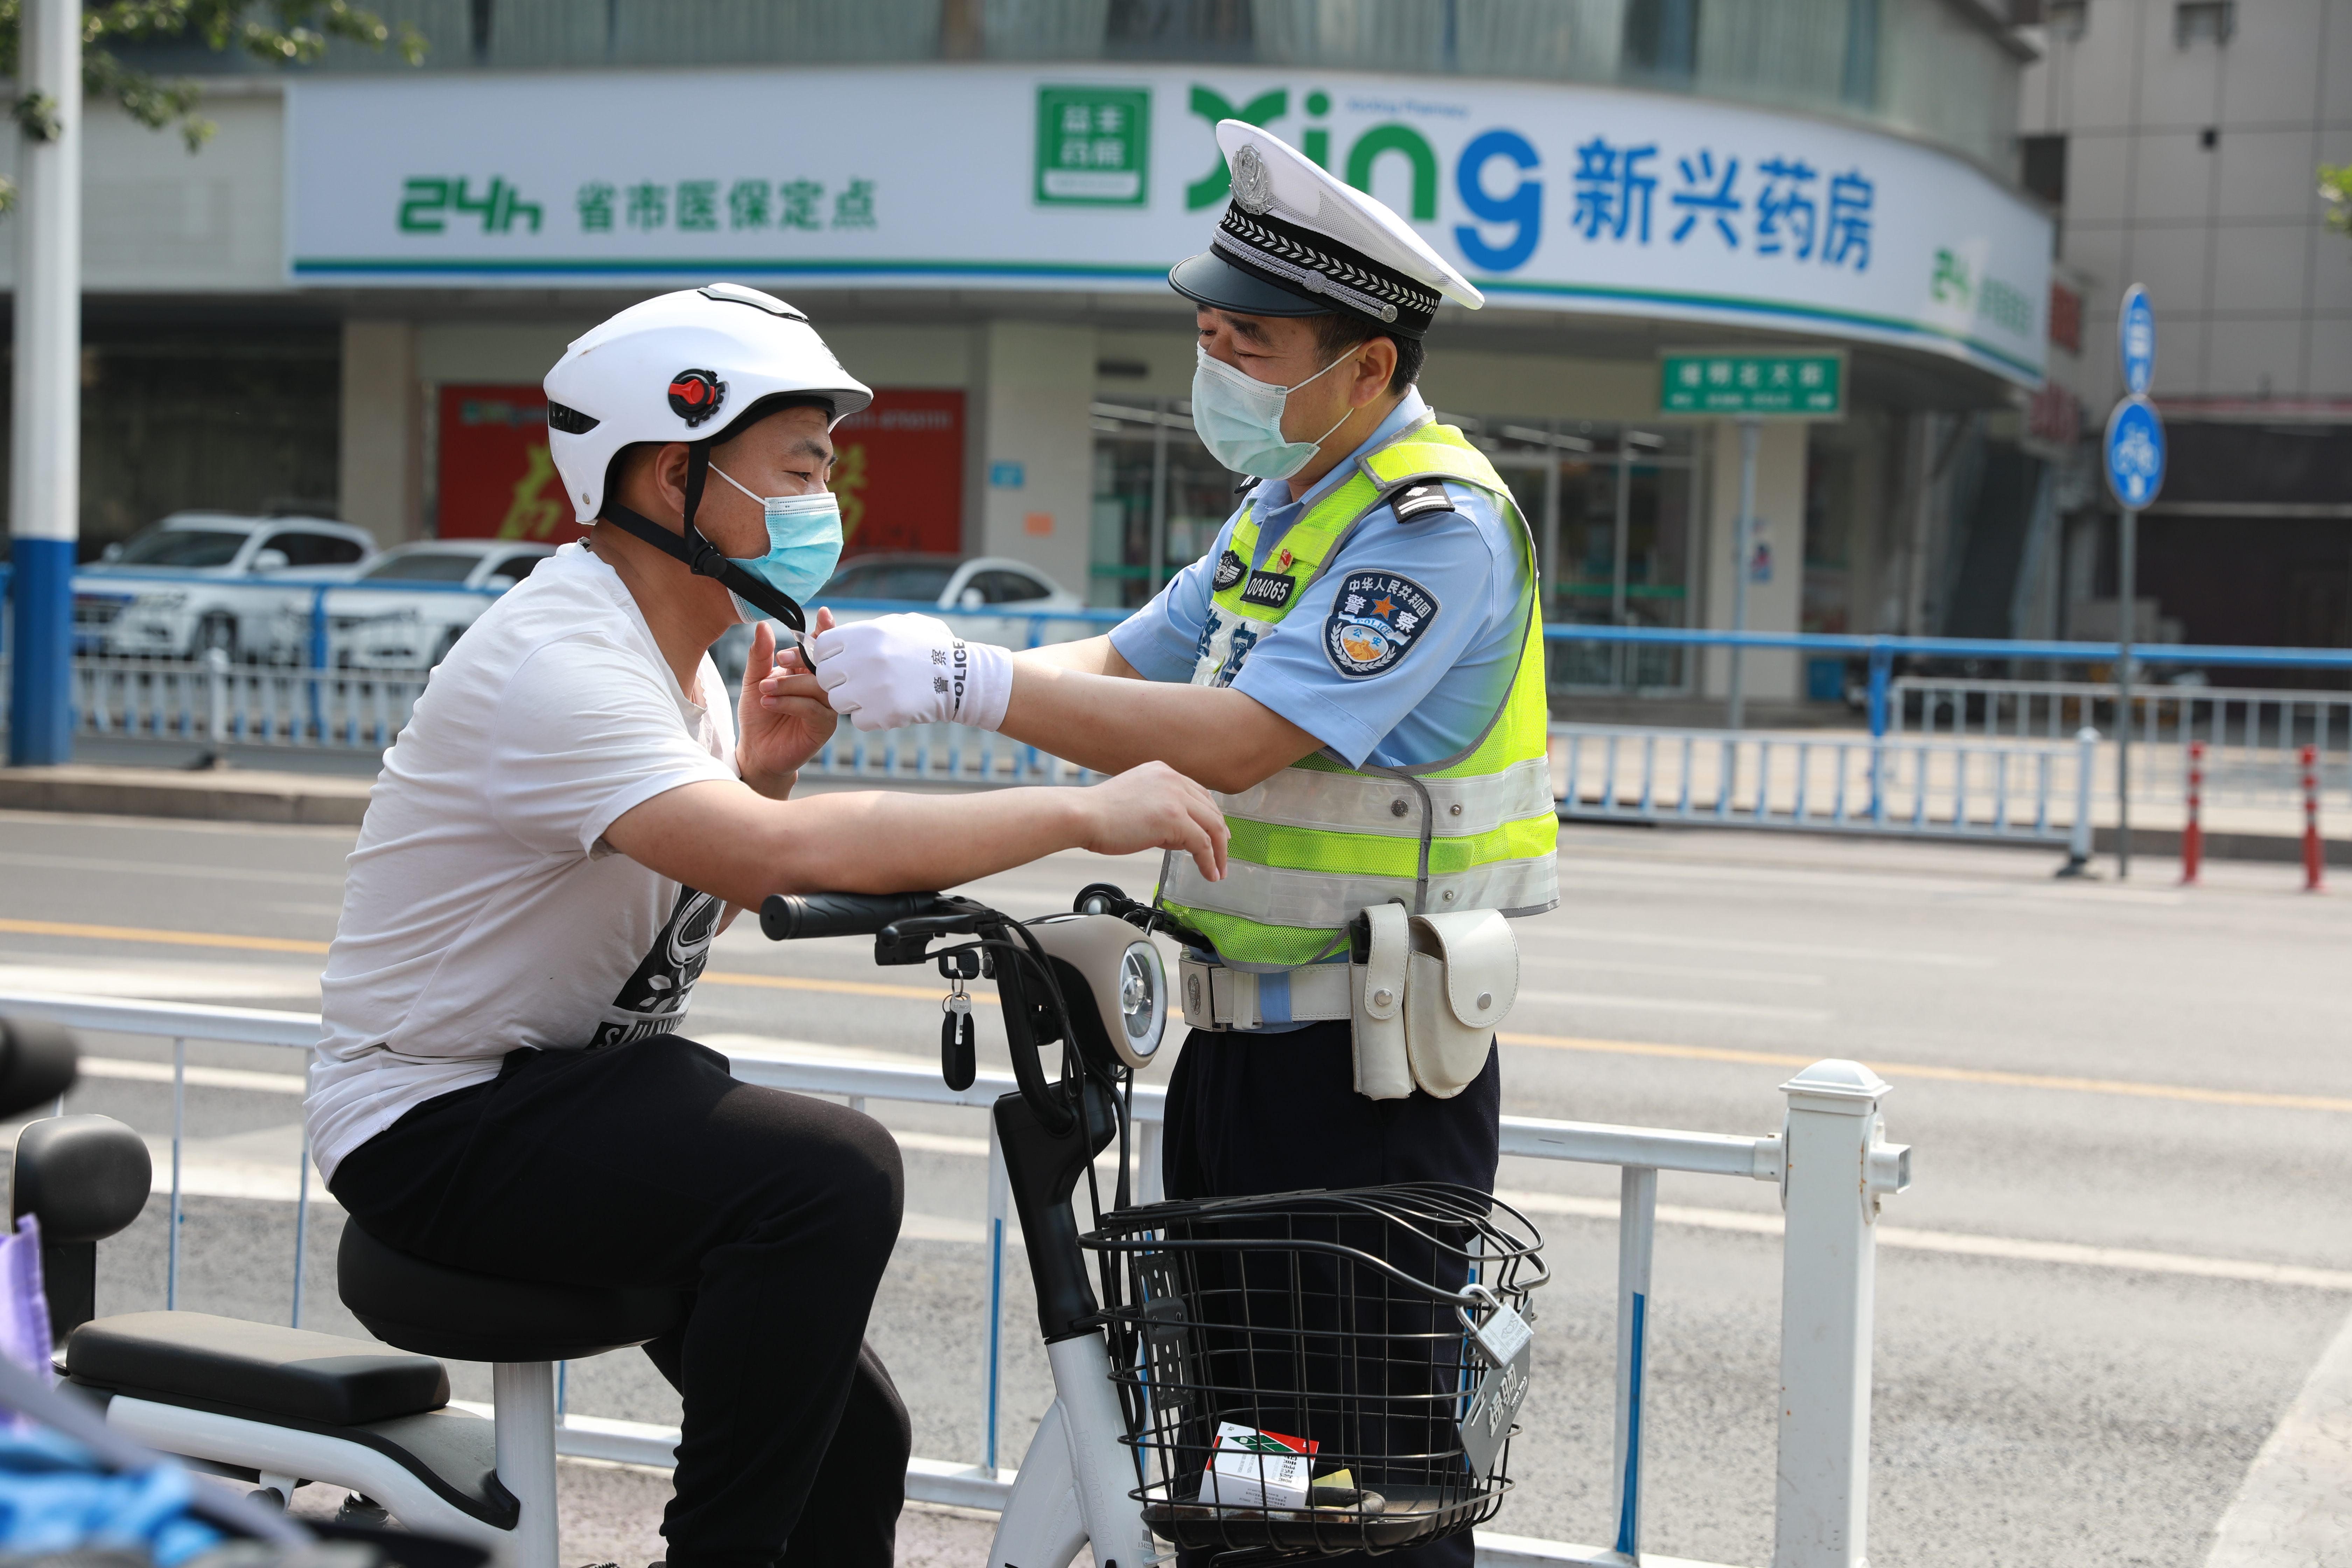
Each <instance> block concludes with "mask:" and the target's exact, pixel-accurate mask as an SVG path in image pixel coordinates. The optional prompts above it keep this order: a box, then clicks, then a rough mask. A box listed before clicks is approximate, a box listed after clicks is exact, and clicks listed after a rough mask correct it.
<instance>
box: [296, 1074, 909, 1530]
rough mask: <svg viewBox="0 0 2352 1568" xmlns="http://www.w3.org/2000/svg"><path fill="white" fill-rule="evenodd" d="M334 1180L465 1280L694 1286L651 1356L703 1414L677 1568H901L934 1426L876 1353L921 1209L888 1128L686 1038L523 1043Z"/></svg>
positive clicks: (688, 1452) (374, 1219)
mask: <svg viewBox="0 0 2352 1568" xmlns="http://www.w3.org/2000/svg"><path fill="white" fill-rule="evenodd" d="M328 1185H329V1187H330V1189H331V1191H332V1192H333V1193H334V1194H335V1198H336V1201H337V1202H339V1203H341V1205H343V1207H344V1208H345V1209H346V1210H348V1211H349V1212H350V1214H351V1216H352V1219H353V1220H354V1221H356V1222H357V1223H358V1224H359V1225H360V1226H362V1228H363V1229H365V1230H366V1231H367V1232H368V1234H369V1235H371V1236H373V1237H375V1238H376V1239H378V1240H379V1241H382V1242H384V1243H385V1244H387V1245H388V1246H392V1247H398V1248H399V1249H400V1250H402V1251H404V1252H409V1253H414V1254H415V1255H416V1256H417V1257H419V1258H427V1259H429V1260H431V1261H433V1262H436V1263H440V1264H444V1265H446V1266H447V1267H449V1268H467V1269H472V1270H474V1271H476V1272H478V1273H482V1274H491V1275H499V1276H503V1277H505V1278H508V1279H535V1280H546V1281H551V1282H553V1283H558V1284H567V1285H608V1286H645V1287H666V1288H668V1289H678V1290H690V1291H692V1292H694V1305H693V1309H692V1310H691V1311H690V1312H689V1313H688V1317H687V1320H686V1322H685V1323H684V1324H683V1325H682V1326H681V1327H680V1328H679V1329H677V1331H674V1332H673V1333H671V1334H669V1335H667V1336H666V1337H664V1338H662V1339H659V1340H656V1341H655V1342H652V1343H650V1344H648V1345H646V1347H645V1349H646V1355H647V1356H648V1357H650V1358H651V1359H652V1361H653V1363H654V1365H655V1366H656V1367H657V1368H659V1369H660V1371H661V1374H662V1375H663V1376H664V1377H666V1378H667V1379H668V1380H669V1382H670V1384H672V1385H673V1386H674V1387H676V1388H677V1391H678V1393H679V1394H681V1395H682V1396H683V1398H684V1401H685V1420H684V1431H683V1436H682V1439H681V1441H680V1442H679V1444H678V1449H677V1490H676V1495H675V1496H673V1497H672V1498H671V1500H670V1504H669V1509H668V1511H667V1514H666V1515H665V1516H664V1518H663V1521H662V1534H663V1536H664V1537H665V1538H667V1542H668V1552H667V1560H668V1562H669V1563H670V1565H671V1568H768V1565H769V1564H771V1563H782V1564H783V1565H784V1568H817V1565H819V1564H824V1565H826V1568H888V1564H889V1563H890V1562H891V1560H892V1556H893V1552H894V1550H895V1538H896V1535H897V1530H898V1511H899V1509H900V1507H901V1505H902V1504H903V1503H904V1502H905V1500H906V1479H907V1456H908V1452H909V1451H910V1449H911V1447H912V1432H911V1429H910V1428H909V1426H908V1420H907V1410H906V1406H905V1405H902V1404H900V1403H899V1400H898V1390H897V1389H896V1388H895V1387H893V1386H892V1384H891V1382H890V1374H889V1373H888V1372H887V1371H886V1370H885V1369H884V1367H883V1365H882V1363H881V1362H880V1360H879V1359H877V1357H876V1356H875V1354H874V1352H873V1350H872V1349H871V1348H870V1347H868V1346H866V1344H865V1342H864V1339H865V1332H866V1314H867V1311H868V1310H869V1308H870V1307H871V1306H872V1304H873V1300H874V1291H875V1288H876V1286H877V1284H878V1283H879V1282H880V1280H881V1278H882V1270H883V1268H884V1266H885V1265H886V1264H887V1263H888V1261H889V1258H890V1249H891V1247H892V1245H893V1244H894V1243H895V1242H896V1240H897V1239H898V1215H899V1210H900V1207H901V1204H902V1200H903V1197H904V1190H903V1189H904V1184H903V1177H902V1174H901V1172H900V1169H899V1163H898V1144H897V1142H894V1141H893V1140H892V1138H891V1136H890V1134H889V1133H888V1132H887V1131H884V1130H883V1128H882V1126H881V1124H880V1123H878V1122H877V1121H873V1120H872V1119H870V1118H868V1117H866V1116H863V1115H861V1114H859V1113H858V1112H856V1111H854V1110H849V1109H847V1108H846V1107H844V1106H839V1105H832V1104H827V1103H825V1102H824V1101H822V1100H810V1099H806V1098H804V1097H803V1096H800V1095H794V1094H786V1093H783V1092H782V1091H780V1090H777V1089H761V1088H756V1087H754V1086H752V1085H750V1084H744V1083H738V1082H736V1081H735V1080H734V1079H731V1078H730V1077H729V1076H728V1074H727V1059H726V1058H724V1057H721V1056H720V1055H719V1054H718V1053H717V1052H716V1051H712V1050H708V1049H706V1048H704V1047H701V1046H698V1045H696V1044H695V1043H693V1042H692V1041H690V1040H682V1039H679V1038H677V1037H675V1036H665V1037H655V1038H652V1039H647V1040H642V1041H639V1042H637V1043H636V1044H635V1045H628V1046H617V1047H605V1048H603V1049H599V1050H593V1051H531V1050H520V1051H515V1052H513V1053H511V1054H510V1055H509V1056H508V1057H507V1058H506V1061H505V1066H504V1068H503V1069H502V1070H501V1071H500V1072H499V1076H498V1078H497V1079H494V1080H492V1081H491V1082H488V1083H482V1084H475V1085H472V1086H470V1087H468V1088H466V1089H458V1090H457V1091H456V1092H454V1093H451V1094H445V1095H443V1096H441V1097H440V1098H438V1099H436V1100H427V1101H426V1102H425V1103H424V1104H422V1105H419V1106H417V1107H416V1108H415V1110H411V1111H409V1112H408V1114H407V1115H405V1116H404V1117H402V1118H401V1119H400V1121H397V1122H395V1123H394V1124H393V1125H392V1126H391V1127H389V1128H387V1129H385V1130H384V1131H382V1132H380V1133H378V1134H376V1135H375V1136H374V1137H373V1138H371V1139H369V1140H368V1141H367V1142H365V1143H363V1144H362V1145H361V1146H360V1147H359V1148H357V1149H355V1150H353V1151H352V1152H351V1153H350V1154H349V1155H347V1156H345V1157H344V1159H343V1161H342V1163H341V1164H339V1165H338V1166H337V1167H336V1169H335V1176H334V1180H333V1181H332V1182H331V1183H329V1184H328ZM812 1494H814V1495H815V1496H816V1498H817V1499H818V1500H817V1502H816V1503H815V1504H814V1506H812V1505H811V1501H810V1500H811V1497H812Z"/></svg>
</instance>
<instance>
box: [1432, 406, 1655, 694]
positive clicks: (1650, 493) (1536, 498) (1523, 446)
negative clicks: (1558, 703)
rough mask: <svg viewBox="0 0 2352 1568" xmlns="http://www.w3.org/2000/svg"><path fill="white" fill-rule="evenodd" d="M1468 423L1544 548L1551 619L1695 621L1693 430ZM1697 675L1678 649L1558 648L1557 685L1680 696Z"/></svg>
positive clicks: (1590, 423) (1554, 655) (1583, 423)
mask: <svg viewBox="0 0 2352 1568" xmlns="http://www.w3.org/2000/svg"><path fill="white" fill-rule="evenodd" d="M1447 417H1449V418H1451V417H1453V416H1447ZM1471 423H1475V426H1477V428H1476V429H1475V431H1473V437H1474V438H1475V439H1476V440H1478V441H1479V442H1480V443H1481V445H1483V446H1484V447H1486V450H1487V452H1488V455H1489V456H1491V457H1492V458H1494V460H1495V464H1496V467H1497V468H1500V469H1501V470H1502V471H1503V477H1504V478H1505V479H1508V480H1509V481H1510V483H1511V488H1512V490H1513V493H1515V494H1516V495H1517V497H1518V498H1519V503H1520V505H1521V506H1522V507H1524V508H1525V509H1526V510H1527V512H1528V522H1529V523H1530V524H1532V525H1533V526H1534V528H1535V530H1536V538H1537V540H1538V543H1539V544H1540V545H1541V546H1542V548H1543V551H1544V556H1545V560H1546V563H1547V570H1546V571H1545V574H1544V583H1545V601H1546V602H1545V605H1544V618H1545V619H1546V620H1547V621H1549V622H1551V623H1554V624H1559V623H1563V622H1565V623H1568V624H1571V625H1586V626H1687V625H1689V624H1690V622H1689V614H1690V607H1689V605H1690V593H1691V587H1692V583H1691V564H1692V529H1693V526H1694V510H1693V500H1694V498H1695V496H1696V466H1697V458H1696V455H1695V454H1694V452H1693V450H1692V443H1691V435H1690V432H1689V431H1687V430H1683V429H1676V428H1671V427H1667V428H1660V429H1655V430H1648V429H1642V428H1639V427H1635V426H1619V425H1612V424H1608V423H1604V422H1601V421H1598V420H1550V421H1546V420H1540V419H1513V418H1507V417H1505V418H1491V417H1490V418H1485V419H1479V420H1476V421H1475V422H1465V429H1466V428H1469V427H1470V424H1471ZM1690 673H1691V667H1690V665H1689V663H1688V661H1687V660H1685V658H1684V656H1683V653H1682V650H1680V649H1678V648H1652V647H1642V648H1633V647H1614V646H1609V645H1604V644H1598V643H1584V644H1577V643H1555V644H1554V645H1553V646H1552V648H1551V683H1552V684H1553V685H1554V686H1556V687H1570V688H1575V689H1584V690H1595V689H1598V690H1612V691H1662V690H1663V691H1679V690H1682V689H1685V687H1686V685H1687V684H1688V680H1689V677H1690Z"/></svg>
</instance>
